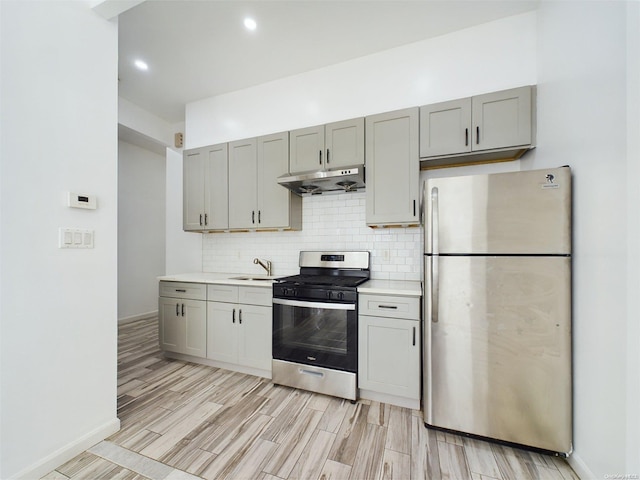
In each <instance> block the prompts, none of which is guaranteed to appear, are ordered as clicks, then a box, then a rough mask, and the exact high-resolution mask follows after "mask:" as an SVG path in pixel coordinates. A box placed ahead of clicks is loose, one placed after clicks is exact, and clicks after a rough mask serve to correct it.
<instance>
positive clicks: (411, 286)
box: [158, 272, 422, 297]
mask: <svg viewBox="0 0 640 480" xmlns="http://www.w3.org/2000/svg"><path fill="white" fill-rule="evenodd" d="M234 277H250V278H253V279H255V278H260V279H263V280H242V279H238V278H234ZM273 278H278V276H273V277H267V276H266V275H260V274H257V275H252V274H243V273H211V272H199V273H179V274H175V275H165V276H162V277H158V280H161V281H165V282H187V283H210V284H217V285H239V286H245V287H265V288H271V285H273V280H272V279H273ZM358 292H359V293H369V294H372V295H400V296H407V297H420V296H421V295H422V282H419V281H412V280H376V279H373V280H369V281H367V282H365V283H363V284H362V285H360V286H359V287H358Z"/></svg>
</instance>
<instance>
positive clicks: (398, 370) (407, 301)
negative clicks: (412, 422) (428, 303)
mask: <svg viewBox="0 0 640 480" xmlns="http://www.w3.org/2000/svg"><path fill="white" fill-rule="evenodd" d="M358 303H359V313H360V314H359V316H358V388H359V389H360V395H361V396H362V397H365V398H367V397H368V398H373V399H380V400H386V401H389V402H391V403H398V404H400V405H403V406H410V407H412V408H419V405H420V362H421V358H420V348H421V346H420V345H421V342H420V299H419V298H417V297H403V296H393V295H365V294H360V296H359V299H358ZM376 394H379V395H384V396H389V397H377V398H376V397H375V395H376ZM372 395H373V397H372ZM394 399H395V401H394ZM398 399H401V400H400V401H398Z"/></svg>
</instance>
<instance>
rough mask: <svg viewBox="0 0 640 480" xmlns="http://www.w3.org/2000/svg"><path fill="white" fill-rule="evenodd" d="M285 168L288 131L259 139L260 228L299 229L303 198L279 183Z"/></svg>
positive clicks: (287, 157) (286, 163)
mask: <svg viewBox="0 0 640 480" xmlns="http://www.w3.org/2000/svg"><path fill="white" fill-rule="evenodd" d="M288 166H289V133H288V132H282V133H276V134H273V135H265V136H263V137H259V138H258V179H259V181H258V222H259V226H260V227H262V228H278V229H280V228H282V229H291V230H300V229H301V228H302V198H301V197H299V196H298V195H294V194H293V193H291V191H289V190H287V189H286V188H283V187H282V186H281V185H280V184H279V183H278V177H279V176H281V175H282V174H284V173H285V172H286V171H287V168H288Z"/></svg>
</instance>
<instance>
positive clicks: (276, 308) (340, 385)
mask: <svg viewBox="0 0 640 480" xmlns="http://www.w3.org/2000/svg"><path fill="white" fill-rule="evenodd" d="M299 265H300V274H299V275H294V276H291V277H284V278H280V279H278V280H277V281H276V283H274V285H273V382H274V383H276V384H280V385H288V386H291V387H296V388H302V389H304V390H310V391H313V392H318V393H324V394H327V395H333V396H336V397H342V398H347V399H350V400H355V399H356V395H357V382H356V373H357V370H358V291H357V286H358V285H360V284H361V283H363V282H366V281H367V280H368V279H369V252H308V251H307V252H300V261H299Z"/></svg>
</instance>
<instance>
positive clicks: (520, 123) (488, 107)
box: [420, 86, 536, 167]
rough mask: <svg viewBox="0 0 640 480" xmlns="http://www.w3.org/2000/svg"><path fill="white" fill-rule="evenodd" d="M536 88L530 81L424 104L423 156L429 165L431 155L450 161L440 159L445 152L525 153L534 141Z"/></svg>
mask: <svg viewBox="0 0 640 480" xmlns="http://www.w3.org/2000/svg"><path fill="white" fill-rule="evenodd" d="M535 93H536V90H535V87H533V86H526V87H519V88H512V89H509V90H502V91H499V92H492V93H487V94H484V95H477V96H474V97H468V98H461V99H458V100H452V101H448V102H441V103H436V104H431V105H425V106H422V107H420V158H422V159H423V160H426V161H425V163H424V164H425V166H427V167H428V166H429V159H434V162H433V163H434V164H435V165H436V166H440V165H445V164H446V162H445V163H443V162H442V161H440V162H437V161H435V160H437V159H442V157H446V156H454V157H453V158H452V159H451V161H461V159H460V158H459V157H461V156H462V157H464V158H466V159H467V160H473V159H474V158H477V159H479V160H487V159H492V158H495V159H505V158H508V157H509V156H515V155H517V153H518V152H520V154H521V152H522V151H524V150H526V149H528V148H531V147H532V146H533V145H534V143H535V97H536V95H535ZM467 155H470V156H467ZM456 158H458V160H456Z"/></svg>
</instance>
